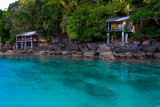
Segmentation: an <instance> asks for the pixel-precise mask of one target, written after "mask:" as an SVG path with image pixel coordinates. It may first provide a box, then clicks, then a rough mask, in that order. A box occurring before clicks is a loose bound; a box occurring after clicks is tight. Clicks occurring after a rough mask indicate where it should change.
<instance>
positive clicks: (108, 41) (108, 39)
mask: <svg viewBox="0 0 160 107" xmlns="http://www.w3.org/2000/svg"><path fill="white" fill-rule="evenodd" d="M108 31H109V22H108ZM109 44H110V42H109V33H107V45H109Z"/></svg>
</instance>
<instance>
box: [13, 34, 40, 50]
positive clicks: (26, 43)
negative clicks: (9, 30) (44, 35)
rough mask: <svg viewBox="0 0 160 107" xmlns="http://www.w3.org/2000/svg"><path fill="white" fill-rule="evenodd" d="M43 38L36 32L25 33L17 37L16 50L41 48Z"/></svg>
mask: <svg viewBox="0 0 160 107" xmlns="http://www.w3.org/2000/svg"><path fill="white" fill-rule="evenodd" d="M40 42H41V38H40V37H39V36H38V34H37V33H36V31H30V32H25V33H21V34H17V35H16V49H26V47H30V48H31V49H32V48H33V47H36V46H39V43H40Z"/></svg>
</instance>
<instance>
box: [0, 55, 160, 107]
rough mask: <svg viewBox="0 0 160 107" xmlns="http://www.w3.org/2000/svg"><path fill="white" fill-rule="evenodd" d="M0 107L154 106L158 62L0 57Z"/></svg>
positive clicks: (159, 100) (159, 98)
mask: <svg viewBox="0 0 160 107" xmlns="http://www.w3.org/2000/svg"><path fill="white" fill-rule="evenodd" d="M0 107H160V61H158V60H116V61H100V60H96V59H87V58H76V57H63V56H1V57H0Z"/></svg>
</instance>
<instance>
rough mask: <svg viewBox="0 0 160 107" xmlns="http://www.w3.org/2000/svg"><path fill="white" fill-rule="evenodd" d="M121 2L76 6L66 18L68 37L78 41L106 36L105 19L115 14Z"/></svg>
mask: <svg viewBox="0 0 160 107" xmlns="http://www.w3.org/2000/svg"><path fill="white" fill-rule="evenodd" d="M121 6H122V5H121V3H118V2H114V3H107V4H93V5H90V6H88V5H83V6H79V7H77V9H76V10H75V11H74V14H73V16H70V17H69V18H68V26H67V32H68V35H69V37H70V38H72V39H77V40H80V41H85V42H87V41H91V40H92V39H93V38H106V32H105V30H104V28H105V26H106V24H105V23H104V22H105V20H106V19H107V18H108V17H109V16H110V15H112V16H115V15H116V14H115V13H114V11H117V10H120V8H121Z"/></svg>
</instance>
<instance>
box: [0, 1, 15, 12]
mask: <svg viewBox="0 0 160 107" xmlns="http://www.w3.org/2000/svg"><path fill="white" fill-rule="evenodd" d="M15 1H17V0H0V9H2V10H4V9H5V8H8V6H9V4H10V3H13V2H15Z"/></svg>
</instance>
